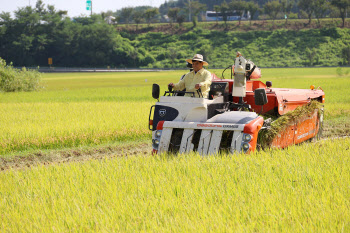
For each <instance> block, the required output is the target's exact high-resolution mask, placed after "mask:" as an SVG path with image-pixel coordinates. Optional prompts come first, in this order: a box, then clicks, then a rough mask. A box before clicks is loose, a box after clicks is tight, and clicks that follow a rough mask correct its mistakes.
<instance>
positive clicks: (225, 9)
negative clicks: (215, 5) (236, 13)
mask: <svg viewBox="0 0 350 233" xmlns="http://www.w3.org/2000/svg"><path fill="white" fill-rule="evenodd" d="M219 9H220V12H221V14H222V20H224V22H225V28H226V29H227V19H228V16H229V14H230V12H231V9H230V6H229V5H228V4H227V3H226V1H224V2H223V3H222V4H221V5H220V8H219Z"/></svg>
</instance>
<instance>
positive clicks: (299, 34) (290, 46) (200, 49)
mask: <svg viewBox="0 0 350 233" xmlns="http://www.w3.org/2000/svg"><path fill="white" fill-rule="evenodd" d="M349 32H350V31H349V29H347V28H345V29H340V28H322V29H305V30H298V31H297V30H289V29H277V30H274V31H248V32H243V31H240V32H237V31H218V30H204V29H201V28H197V29H194V30H192V31H188V32H185V33H183V34H165V33H163V32H148V33H143V34H136V35H135V34H130V33H128V32H125V31H124V32H123V33H122V36H123V37H126V38H128V42H129V43H130V44H132V45H133V46H134V48H135V49H136V51H138V52H139V53H140V54H141V55H142V53H144V54H148V55H147V56H148V58H152V59H154V60H155V61H154V62H150V63H148V64H147V65H146V67H149V68H162V67H164V68H173V67H178V68H183V67H184V64H185V58H188V57H192V56H193V54H195V53H201V54H203V55H204V57H205V59H206V60H207V61H208V62H209V64H210V67H212V68H216V67H226V66H228V65H230V64H232V62H233V60H234V57H235V55H236V51H240V52H241V53H242V54H243V55H244V56H246V57H247V58H249V59H251V60H252V61H254V62H255V63H256V64H257V65H258V66H261V67H301V66H339V65H342V64H345V63H346V59H345V58H344V56H343V55H342V50H344V49H345V48H346V47H347V46H348V45H349V44H350V34H349ZM152 59H150V60H152ZM344 59H345V60H344ZM135 60H136V62H142V56H140V55H139V56H137V58H136V59H135ZM125 66H127V64H125Z"/></svg>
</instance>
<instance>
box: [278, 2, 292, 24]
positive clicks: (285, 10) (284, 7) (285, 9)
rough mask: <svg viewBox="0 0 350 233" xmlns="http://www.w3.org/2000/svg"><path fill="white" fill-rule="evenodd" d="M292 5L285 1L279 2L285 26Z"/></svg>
mask: <svg viewBox="0 0 350 233" xmlns="http://www.w3.org/2000/svg"><path fill="white" fill-rule="evenodd" d="M292 6H293V5H292V3H291V2H288V1H287V0H282V2H281V8H282V12H283V13H284V16H285V19H286V24H287V22H288V15H289V13H290V12H291V10H292Z"/></svg>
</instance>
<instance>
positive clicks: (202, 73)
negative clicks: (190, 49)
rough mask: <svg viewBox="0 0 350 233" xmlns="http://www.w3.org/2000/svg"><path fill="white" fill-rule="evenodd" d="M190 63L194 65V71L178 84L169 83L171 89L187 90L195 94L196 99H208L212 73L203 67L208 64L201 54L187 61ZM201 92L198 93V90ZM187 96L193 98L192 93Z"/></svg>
mask: <svg viewBox="0 0 350 233" xmlns="http://www.w3.org/2000/svg"><path fill="white" fill-rule="evenodd" d="M186 61H187V62H188V63H191V64H192V67H193V71H191V72H189V73H187V74H186V75H185V77H184V78H183V79H181V80H180V81H179V82H178V83H176V84H174V83H169V85H168V86H169V87H172V88H174V90H183V89H185V88H186V91H187V92H194V93H195V95H196V97H202V96H203V98H207V97H208V93H209V89H210V84H211V79H212V78H211V73H210V72H209V71H208V70H206V69H204V68H203V66H207V65H208V62H206V61H203V56H202V55H201V54H196V55H194V57H193V58H192V59H187V60H186ZM199 89H200V90H201V94H200V92H197V90H199ZM185 96H192V95H191V94H190V93H186V94H185Z"/></svg>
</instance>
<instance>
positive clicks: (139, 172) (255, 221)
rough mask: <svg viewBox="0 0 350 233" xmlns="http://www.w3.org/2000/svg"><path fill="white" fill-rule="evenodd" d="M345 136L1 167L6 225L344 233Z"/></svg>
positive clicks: (348, 151) (1, 218) (0, 202)
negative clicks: (224, 150)
mask: <svg viewBox="0 0 350 233" xmlns="http://www.w3.org/2000/svg"><path fill="white" fill-rule="evenodd" d="M349 145H350V139H349V138H347V139H338V140H325V141H322V142H319V143H316V144H303V145H301V146H292V147H290V148H288V149H285V150H271V151H265V152H264V151H261V152H259V153H255V154H251V155H243V154H239V155H233V156H209V157H201V156H199V155H197V154H189V155H179V156H177V157H176V156H175V157H166V156H155V157H154V156H131V157H130V156H129V157H118V158H114V159H104V160H93V161H88V162H84V163H69V164H64V165H59V166H58V165H56V166H39V167H34V168H32V169H27V170H8V171H4V172H1V173H0V209H1V210H2V211H1V214H0V231H4V232H19V231H31V232H33V231H34V232H49V231H56V232H81V231H84V232H86V231H100V232H110V231H117V232H140V231H150V232H207V231H213V232H233V231H239V232H256V231H260V232H276V231H277V232H289V231H291V230H292V231H294V232H349V231H350V221H349V219H350V207H349V206H350V201H349V200H350V187H349V184H350V160H349V159H350V148H349Z"/></svg>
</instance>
